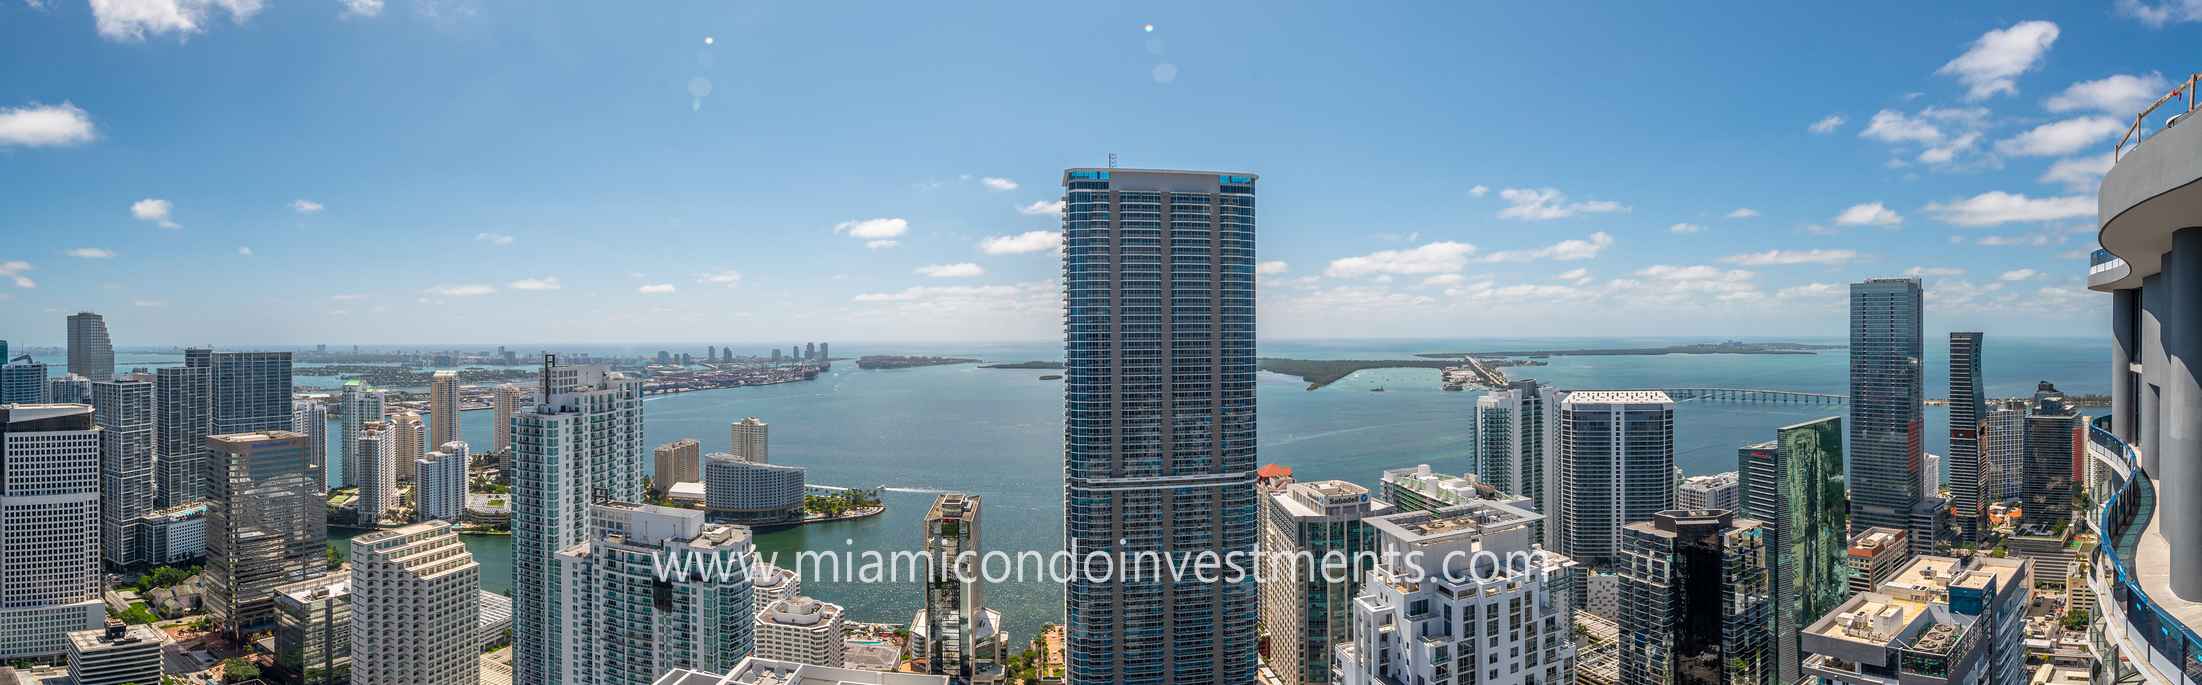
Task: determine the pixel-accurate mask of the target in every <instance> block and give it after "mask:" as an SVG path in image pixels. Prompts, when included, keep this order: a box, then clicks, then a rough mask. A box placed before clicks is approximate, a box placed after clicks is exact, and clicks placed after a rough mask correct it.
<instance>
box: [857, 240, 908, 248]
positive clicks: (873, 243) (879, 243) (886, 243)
mask: <svg viewBox="0 0 2202 685" xmlns="http://www.w3.org/2000/svg"><path fill="white" fill-rule="evenodd" d="M901 244H902V241H900V240H867V241H864V246H865V247H868V248H871V249H874V250H877V249H879V248H882V247H894V246H896V245H901Z"/></svg>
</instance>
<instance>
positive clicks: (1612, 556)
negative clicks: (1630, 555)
mask: <svg viewBox="0 0 2202 685" xmlns="http://www.w3.org/2000/svg"><path fill="white" fill-rule="evenodd" d="M1674 480H1675V478H1674V400H1673V399H1672V398H1669V397H1668V396H1667V394H1666V393H1663V392H1659V391H1656V390H1650V391H1643V390H1626V391H1587V392H1573V393H1569V394H1568V396H1567V399H1566V400H1563V401H1561V403H1560V482H1561V486H1560V505H1559V506H1558V507H1556V508H1557V509H1559V512H1560V524H1561V525H1560V529H1561V530H1560V541H1561V547H1560V551H1561V552H1562V553H1565V554H1566V555H1568V556H1570V557H1573V558H1574V559H1575V560H1576V561H1579V562H1582V563H1584V564H1588V565H1590V566H1592V567H1594V568H1601V569H1611V568H1614V567H1615V566H1616V565H1618V564H1619V563H1620V562H1621V561H1622V558H1621V527H1622V526H1626V525H1629V524H1631V523H1636V522H1639V521H1649V520H1651V518H1652V515H1654V514H1657V513H1659V512H1662V511H1666V510H1669V509H1673V508H1674V487H1675V482H1674Z"/></svg>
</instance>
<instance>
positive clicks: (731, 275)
mask: <svg viewBox="0 0 2202 685" xmlns="http://www.w3.org/2000/svg"><path fill="white" fill-rule="evenodd" d="M696 282H697V283H724V284H726V287H729V288H732V287H734V286H735V285H738V284H740V283H741V282H742V272H740V271H735V270H733V269H728V270H725V271H721V272H718V273H708V274H698V275H697V276H696Z"/></svg>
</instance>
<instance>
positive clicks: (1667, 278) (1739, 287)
mask: <svg viewBox="0 0 2202 685" xmlns="http://www.w3.org/2000/svg"><path fill="white" fill-rule="evenodd" d="M1636 275H1637V276H1638V277H1641V278H1648V279H1652V280H1653V281H1656V282H1659V283H1662V284H1665V285H1666V286H1667V287H1668V288H1670V289H1673V290H1684V291H1690V290H1695V291H1709V292H1741V291H1745V290H1752V289H1755V288H1757V287H1758V286H1757V285H1756V284H1755V283H1754V281H1755V280H1756V279H1757V278H1758V273H1756V272H1752V271H1746V270H1743V269H1722V268H1719V267H1713V266H1704V265H1697V266H1670V265H1666V264H1654V265H1652V266H1648V267H1644V268H1642V269H1638V270H1637V271H1636Z"/></svg>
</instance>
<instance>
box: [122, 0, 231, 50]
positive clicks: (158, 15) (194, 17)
mask: <svg viewBox="0 0 2202 685" xmlns="http://www.w3.org/2000/svg"><path fill="white" fill-rule="evenodd" d="M91 4H92V18H93V20H94V23H95V24H97V26H98V27H99V35H100V36H102V37H105V38H107V39H108V40H118V41H136V40H145V35H146V34H148V33H152V34H161V33H169V32H176V33H197V32H199V31H200V30H201V28H202V27H203V25H204V23H205V22H206V21H208V20H209V19H210V18H211V17H210V16H209V15H212V14H213V10H214V9H216V8H220V9H223V10H226V11H228V12H229V17H230V19H231V20H234V21H244V20H245V19H247V18H250V17H251V16H252V15H254V14H258V13H259V12H260V7H261V2H260V0H91Z"/></svg>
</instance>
